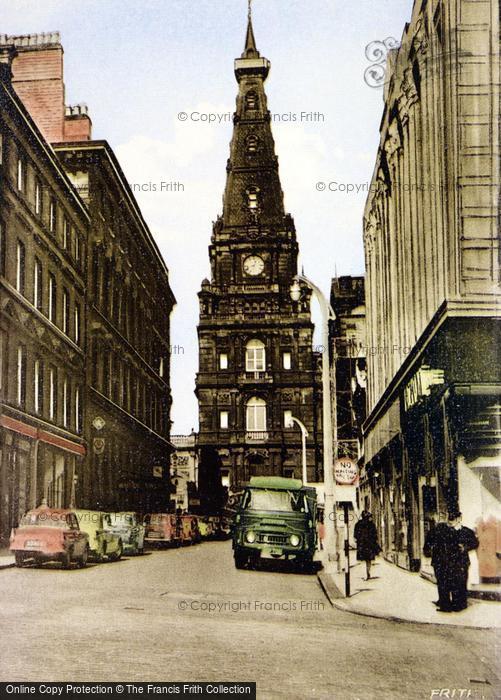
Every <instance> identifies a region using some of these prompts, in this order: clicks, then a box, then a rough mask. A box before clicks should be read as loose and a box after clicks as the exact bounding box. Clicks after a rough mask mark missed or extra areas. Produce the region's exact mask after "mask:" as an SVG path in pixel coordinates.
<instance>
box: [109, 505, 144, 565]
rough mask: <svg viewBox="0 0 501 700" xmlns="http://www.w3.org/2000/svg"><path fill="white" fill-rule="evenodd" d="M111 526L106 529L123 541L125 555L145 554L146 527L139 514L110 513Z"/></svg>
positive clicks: (128, 512)
mask: <svg viewBox="0 0 501 700" xmlns="http://www.w3.org/2000/svg"><path fill="white" fill-rule="evenodd" d="M108 515H109V516H110V525H107V524H106V523H105V524H104V529H105V530H106V531H107V532H111V533H112V534H114V535H117V537H119V538H120V539H121V541H122V548H123V553H124V554H142V553H143V552H144V527H143V524H142V522H141V519H140V517H139V515H138V514H137V513H132V512H130V511H127V512H120V513H109V514H108Z"/></svg>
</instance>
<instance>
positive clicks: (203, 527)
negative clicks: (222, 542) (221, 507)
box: [198, 515, 214, 540]
mask: <svg viewBox="0 0 501 700" xmlns="http://www.w3.org/2000/svg"><path fill="white" fill-rule="evenodd" d="M198 529H199V530H200V537H201V538H202V539H203V540H210V539H213V538H214V521H213V520H211V518H210V517H209V516H208V515H202V516H198Z"/></svg>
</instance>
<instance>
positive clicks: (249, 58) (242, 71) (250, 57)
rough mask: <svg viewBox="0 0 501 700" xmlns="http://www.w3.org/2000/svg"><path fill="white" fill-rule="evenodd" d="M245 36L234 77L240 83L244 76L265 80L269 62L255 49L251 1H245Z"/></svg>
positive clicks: (236, 61) (236, 62)
mask: <svg viewBox="0 0 501 700" xmlns="http://www.w3.org/2000/svg"><path fill="white" fill-rule="evenodd" d="M247 2H248V10H247V34H246V35H245V48H244V50H243V53H242V55H241V56H240V58H237V59H236V60H235V76H236V78H237V80H238V81H239V82H240V80H241V79H242V77H243V76H244V75H246V76H251V75H253V76H255V77H257V76H260V77H261V78H262V79H263V80H266V77H267V75H268V72H269V70H270V62H269V61H268V59H267V58H262V57H261V54H260V53H259V51H258V50H257V48H256V39H255V38H254V29H253V28H252V0H247Z"/></svg>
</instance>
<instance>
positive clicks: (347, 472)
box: [334, 457, 358, 486]
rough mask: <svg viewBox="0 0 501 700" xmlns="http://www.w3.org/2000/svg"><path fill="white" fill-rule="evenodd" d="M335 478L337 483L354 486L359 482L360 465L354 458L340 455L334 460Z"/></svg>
mask: <svg viewBox="0 0 501 700" xmlns="http://www.w3.org/2000/svg"><path fill="white" fill-rule="evenodd" d="M334 478H335V480H336V484H349V485H351V486H353V485H354V484H356V483H357V482H358V466H357V463H356V462H355V460H354V459H350V458H349V457H340V458H339V459H336V461H335V462H334Z"/></svg>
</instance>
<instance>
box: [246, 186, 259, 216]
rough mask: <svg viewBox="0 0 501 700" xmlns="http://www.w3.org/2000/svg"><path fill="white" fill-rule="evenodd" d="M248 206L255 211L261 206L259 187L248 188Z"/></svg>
mask: <svg viewBox="0 0 501 700" xmlns="http://www.w3.org/2000/svg"><path fill="white" fill-rule="evenodd" d="M247 206H248V207H249V209H250V210H251V211H255V210H256V209H257V208H258V207H259V190H258V188H257V187H251V188H250V189H248V190H247Z"/></svg>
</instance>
